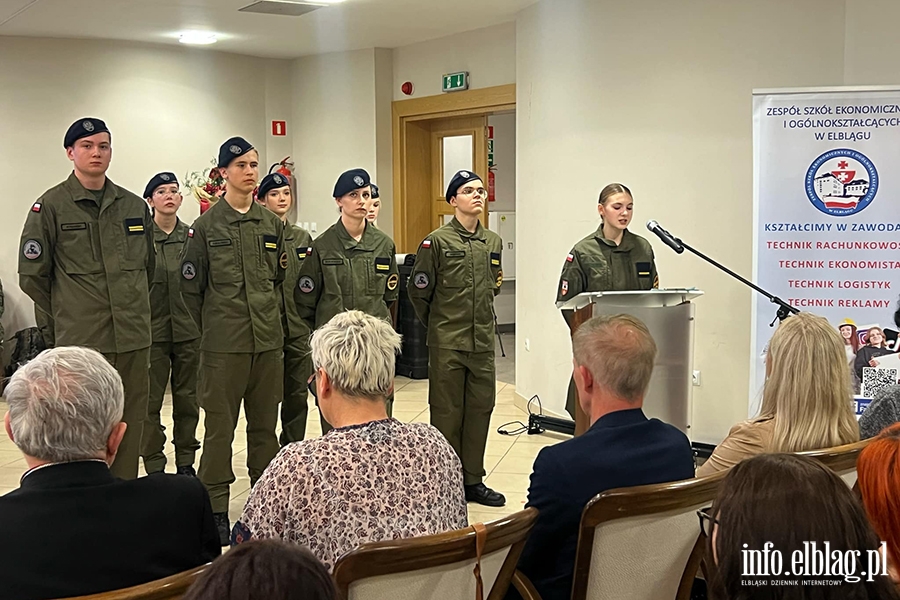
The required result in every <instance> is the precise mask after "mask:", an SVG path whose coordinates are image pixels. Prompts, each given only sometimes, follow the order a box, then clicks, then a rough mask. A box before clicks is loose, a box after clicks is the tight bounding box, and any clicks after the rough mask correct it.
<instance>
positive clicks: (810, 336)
mask: <svg viewBox="0 0 900 600" xmlns="http://www.w3.org/2000/svg"><path fill="white" fill-rule="evenodd" d="M849 369H850V367H849V365H848V364H847V360H846V353H845V351H844V342H843V339H842V338H841V335H840V334H839V333H838V332H837V330H835V328H834V327H832V326H831V324H829V323H828V321H827V320H826V319H824V318H823V317H818V316H816V315H813V314H811V313H806V312H804V313H800V314H797V315H794V316H792V317H790V318H789V319H787V320H786V321H784V322H783V323H782V324H781V325H780V326H779V327H778V329H777V330H776V331H775V334H774V335H773V336H772V340H771V341H770V342H769V353H768V356H767V359H766V372H767V378H766V383H765V386H764V388H763V399H762V406H761V407H760V411H759V415H758V416H757V417H756V418H755V419H751V420H749V421H744V422H742V423H738V424H737V425H735V426H734V427H732V428H731V431H730V432H729V433H728V437H726V438H725V440H724V441H723V442H722V443H721V444H719V446H718V447H717V448H716V450H715V451H714V452H713V454H712V456H710V457H709V460H707V461H706V462H705V463H704V464H703V465H702V466H701V467H700V468H699V469H698V470H697V475H698V476H706V475H711V474H713V473H716V472H718V471H723V470H725V469H729V468H731V467H733V466H734V465H735V464H737V463H738V462H740V461H741V460H743V459H744V458H747V457H749V456H753V455H756V454H762V453H767V452H802V451H804V450H818V449H820V448H831V447H833V446H840V445H842V444H849V443H851V442H855V441H858V440H859V427H858V426H857V424H856V418H855V417H854V415H853V409H852V401H853V393H852V390H851V384H850V370H849Z"/></svg>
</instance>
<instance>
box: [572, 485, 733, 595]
mask: <svg viewBox="0 0 900 600" xmlns="http://www.w3.org/2000/svg"><path fill="white" fill-rule="evenodd" d="M724 477H725V473H724V472H721V473H716V474H714V475H711V476H709V477H702V478H697V479H686V480H684V481H675V482H671V483H661V484H654V485H643V486H637V487H631V488H619V489H614V490H609V491H606V492H603V493H601V494H598V495H597V496H595V497H594V498H592V499H591V501H590V502H588V504H587V506H586V507H585V508H584V512H583V513H582V516H581V527H580V531H579V534H578V547H577V550H576V554H575V572H574V577H573V582H572V600H588V599H590V600H669V599H672V598H674V599H676V600H682V599H684V600H687V599H688V598H690V592H691V586H692V585H693V581H694V577H695V575H696V574H697V572H698V570H699V568H700V562H701V560H702V558H703V555H704V553H705V547H704V543H703V542H704V540H703V537H702V535H701V531H700V522H699V519H698V517H697V510H699V509H701V508H705V507H707V506H709V505H710V504H712V501H713V499H714V498H715V496H716V493H717V492H718V489H719V485H720V484H721V481H722V479H723V478H724Z"/></svg>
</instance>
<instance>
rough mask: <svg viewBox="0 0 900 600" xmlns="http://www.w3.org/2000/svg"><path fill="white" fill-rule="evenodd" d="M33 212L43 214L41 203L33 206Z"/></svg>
mask: <svg viewBox="0 0 900 600" xmlns="http://www.w3.org/2000/svg"><path fill="white" fill-rule="evenodd" d="M31 212H37V213H39V212H41V203H40V202H35V203H34V205H32V207H31Z"/></svg>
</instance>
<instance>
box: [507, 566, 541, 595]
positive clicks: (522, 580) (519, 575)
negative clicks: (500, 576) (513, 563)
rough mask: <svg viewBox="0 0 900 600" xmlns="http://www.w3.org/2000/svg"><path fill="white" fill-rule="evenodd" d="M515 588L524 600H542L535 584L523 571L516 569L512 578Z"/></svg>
mask: <svg viewBox="0 0 900 600" xmlns="http://www.w3.org/2000/svg"><path fill="white" fill-rule="evenodd" d="M512 584H513V587H514V588H516V591H517V592H519V595H520V596H522V600H542V598H541V595H540V594H539V593H538V591H537V589H535V587H534V584H533V583H531V580H530V579H528V576H526V575H525V573H523V572H522V571H520V570H518V569H516V572H515V573H513V576H512Z"/></svg>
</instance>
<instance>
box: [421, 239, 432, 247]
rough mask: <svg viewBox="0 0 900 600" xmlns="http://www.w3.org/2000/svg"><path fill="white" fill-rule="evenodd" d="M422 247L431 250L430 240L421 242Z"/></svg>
mask: <svg viewBox="0 0 900 600" xmlns="http://www.w3.org/2000/svg"><path fill="white" fill-rule="evenodd" d="M422 247H423V248H431V240H425V241H424V242H422Z"/></svg>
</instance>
